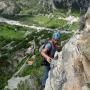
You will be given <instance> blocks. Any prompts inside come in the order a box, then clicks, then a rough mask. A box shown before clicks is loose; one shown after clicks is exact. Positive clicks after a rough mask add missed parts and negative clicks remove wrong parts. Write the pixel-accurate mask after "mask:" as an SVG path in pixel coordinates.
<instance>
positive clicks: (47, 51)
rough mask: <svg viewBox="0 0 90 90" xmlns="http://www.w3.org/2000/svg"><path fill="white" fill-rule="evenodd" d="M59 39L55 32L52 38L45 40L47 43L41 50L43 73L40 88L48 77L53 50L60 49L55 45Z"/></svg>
mask: <svg viewBox="0 0 90 90" xmlns="http://www.w3.org/2000/svg"><path fill="white" fill-rule="evenodd" d="M59 39H60V34H59V33H58V32H55V33H54V34H53V35H52V39H50V40H49V41H48V42H47V44H45V47H44V48H43V50H42V51H41V55H42V57H43V60H42V64H43V65H44V74H43V80H42V82H41V88H44V87H45V83H46V80H47V78H48V72H49V70H50V62H51V60H52V59H53V58H54V54H55V51H56V50H58V51H60V50H61V47H60V46H58V45H56V44H57V42H58V41H59ZM41 90H42V89H41Z"/></svg>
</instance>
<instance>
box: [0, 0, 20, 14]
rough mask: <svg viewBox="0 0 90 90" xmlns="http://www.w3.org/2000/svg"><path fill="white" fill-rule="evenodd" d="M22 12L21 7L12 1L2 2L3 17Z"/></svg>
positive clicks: (0, 7)
mask: <svg viewBox="0 0 90 90" xmlns="http://www.w3.org/2000/svg"><path fill="white" fill-rule="evenodd" d="M19 11H20V8H19V6H18V5H17V4H16V3H12V2H11V1H0V14H1V15H3V14H4V15H14V14H16V13H18V12H19Z"/></svg>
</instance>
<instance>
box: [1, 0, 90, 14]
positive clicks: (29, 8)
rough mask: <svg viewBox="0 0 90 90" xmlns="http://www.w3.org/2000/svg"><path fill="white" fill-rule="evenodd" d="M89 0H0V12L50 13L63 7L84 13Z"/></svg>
mask: <svg viewBox="0 0 90 90" xmlns="http://www.w3.org/2000/svg"><path fill="white" fill-rule="evenodd" d="M88 6H90V1H89V0H70V1H69V0H13V1H12V0H9V1H8V0H0V14H1V15H2V14H8V15H13V14H30V13H35V14H36V13H50V12H53V11H54V10H56V9H65V10H66V11H67V13H68V14H69V13H71V12H72V11H74V10H78V11H80V12H81V14H83V13H85V12H86V10H87V8H88Z"/></svg>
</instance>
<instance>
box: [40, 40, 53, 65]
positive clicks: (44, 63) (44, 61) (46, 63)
mask: <svg viewBox="0 0 90 90" xmlns="http://www.w3.org/2000/svg"><path fill="white" fill-rule="evenodd" d="M47 43H50V42H48V41H45V42H44V43H43V44H42V45H41V46H40V48H39V52H40V54H41V51H42V50H43V49H44V47H45V46H46V44H47ZM50 44H51V43H50ZM51 49H52V45H51V48H50V51H51ZM50 51H49V52H48V54H50ZM41 56H42V55H41ZM41 65H46V66H50V64H49V63H48V62H47V61H46V60H45V59H44V57H43V56H42V62H41Z"/></svg>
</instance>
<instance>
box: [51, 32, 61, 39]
mask: <svg viewBox="0 0 90 90" xmlns="http://www.w3.org/2000/svg"><path fill="white" fill-rule="evenodd" d="M52 39H55V40H59V39H60V34H59V33H58V32H55V33H53V35H52Z"/></svg>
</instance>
